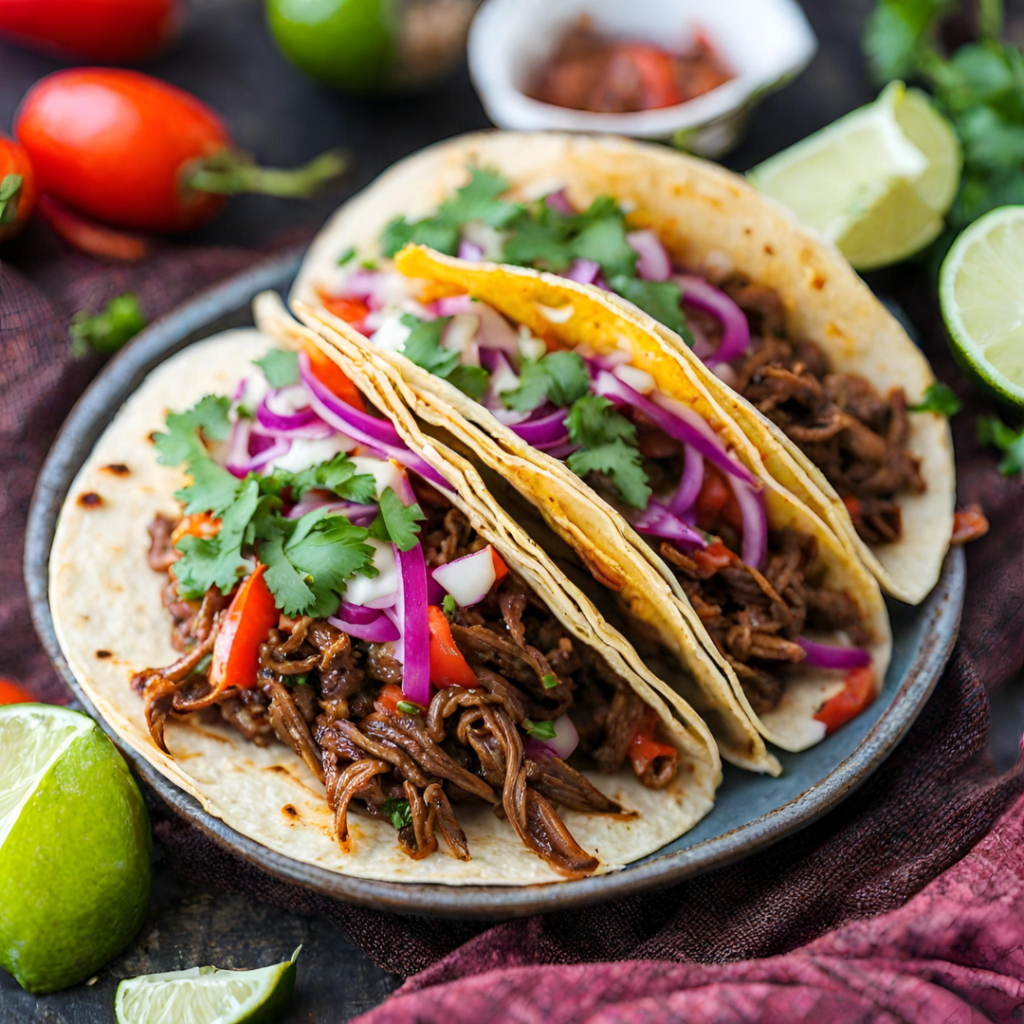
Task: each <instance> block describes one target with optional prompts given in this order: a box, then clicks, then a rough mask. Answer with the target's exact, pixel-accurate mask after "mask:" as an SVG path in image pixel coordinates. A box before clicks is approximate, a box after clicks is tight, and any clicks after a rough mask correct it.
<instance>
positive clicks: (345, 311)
mask: <svg viewBox="0 0 1024 1024" xmlns="http://www.w3.org/2000/svg"><path fill="white" fill-rule="evenodd" d="M320 301H321V302H323V304H324V309H326V310H327V312H328V313H333V314H334V315H335V316H336V317H337V318H338V319H339V320H344V321H345V323H347V324H360V323H362V322H363V321H364V320H365V319H366V318H367V316H369V315H370V307H369V306H368V305H367V304H366V303H365V302H363V300H362V299H353V298H352V297H351V296H348V295H339V296H336V297H335V296H331V295H324V294H323V293H322V292H321V293H320Z"/></svg>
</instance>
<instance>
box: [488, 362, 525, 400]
mask: <svg viewBox="0 0 1024 1024" xmlns="http://www.w3.org/2000/svg"><path fill="white" fill-rule="evenodd" d="M517 387H519V375H518V374H517V373H516V371H515V370H513V369H512V364H511V363H510V362H509V361H508V359H507V358H506V357H505V353H504V352H497V353H495V355H494V369H493V370H491V392H492V394H495V395H501V394H504V392H506V391H514V390H515V389H516V388H517Z"/></svg>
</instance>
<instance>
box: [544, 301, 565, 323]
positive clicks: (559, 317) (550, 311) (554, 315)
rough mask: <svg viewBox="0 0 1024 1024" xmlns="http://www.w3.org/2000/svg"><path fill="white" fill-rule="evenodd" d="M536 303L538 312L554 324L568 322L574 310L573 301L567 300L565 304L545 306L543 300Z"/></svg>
mask: <svg viewBox="0 0 1024 1024" xmlns="http://www.w3.org/2000/svg"><path fill="white" fill-rule="evenodd" d="M535 305H536V306H537V312H538V313H540V315H541V316H542V317H544V319H545V320H547V321H548V322H549V323H552V324H566V323H568V322H569V321H570V320H571V319H572V315H573V312H574V310H573V307H572V303H571V302H567V303H566V304H565V305H564V306H545V305H544V303H542V302H538V303H535Z"/></svg>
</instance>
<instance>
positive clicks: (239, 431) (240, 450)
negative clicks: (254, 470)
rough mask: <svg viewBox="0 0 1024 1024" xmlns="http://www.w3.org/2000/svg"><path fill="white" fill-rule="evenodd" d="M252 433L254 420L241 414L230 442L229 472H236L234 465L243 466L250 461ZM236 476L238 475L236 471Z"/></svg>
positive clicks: (232, 430) (236, 421)
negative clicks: (250, 438)
mask: <svg viewBox="0 0 1024 1024" xmlns="http://www.w3.org/2000/svg"><path fill="white" fill-rule="evenodd" d="M251 434H252V420H250V419H248V418H247V417H245V416H239V417H238V419H237V420H235V424H234V426H233V427H232V428H231V440H230V442H229V443H228V462H227V466H228V472H230V473H234V472H235V471H234V470H233V469H232V468H231V467H232V466H242V465H244V464H246V463H248V461H249V458H250V455H249V437H250V435H251ZM242 475H243V476H244V475H245V474H244V473H243V474H242ZM235 476H238V474H237V473H235Z"/></svg>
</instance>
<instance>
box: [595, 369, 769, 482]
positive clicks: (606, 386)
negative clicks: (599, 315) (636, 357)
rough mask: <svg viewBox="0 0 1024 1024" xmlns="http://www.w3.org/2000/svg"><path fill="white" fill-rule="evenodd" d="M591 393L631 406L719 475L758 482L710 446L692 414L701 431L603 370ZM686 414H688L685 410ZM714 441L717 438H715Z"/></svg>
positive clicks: (718, 448) (728, 457)
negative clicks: (697, 455)
mask: <svg viewBox="0 0 1024 1024" xmlns="http://www.w3.org/2000/svg"><path fill="white" fill-rule="evenodd" d="M594 393H595V394H598V395H604V397H605V398H610V399H612V400H613V401H616V402H619V403H623V404H625V405H631V406H633V408H635V409H638V410H639V411H640V412H642V413H643V414H644V416H646V417H647V418H648V419H649V420H650V421H651V422H652V423H653V424H654V425H655V426H657V427H660V428H661V429H662V430H664V431H665V433H666V434H668V435H669V437H674V438H675V439H676V440H677V441H682V442H683V443H684V444H688V445H690V446H691V447H693V448H695V449H696V450H697V451H699V452H700V453H701V454H702V455H703V456H704V458H706V459H708V460H709V461H710V462H713V463H714V464H715V465H716V466H718V468H719V469H721V470H722V471H723V472H725V473H728V474H729V475H730V476H734V477H737V478H738V479H740V480H743V481H744V482H746V483H748V484H750V485H751V486H752V487H757V486H758V482H757V480H756V479H755V478H754V476H753V474H752V473H751V472H750V470H749V469H747V467H746V466H744V465H742V464H740V463H739V462H737V461H736V460H735V459H734V458H733V457H732V456H731V455H729V454H728V453H727V452H726V451H725V449H724V448H722V447H719V445H720V444H721V442H717V443H712V442H711V441H710V440H709V438H708V436H707V434H706V433H705V431H708V430H710V429H711V428H710V427H708V425H707V424H706V423H704V421H703V420H700V418H699V417H698V416H697V415H696V413H694V418H695V419H697V420H699V421H700V423H701V425H702V426H703V430H702V429H700V428H698V427H696V426H695V424H694V423H693V422H692V421H690V420H689V419H684V418H683V417H682V416H680V415H679V414H678V413H676V412H669V411H668V410H667V409H663V408H662V407H661V406H660V405H656V404H655V403H654V402H652V401H651V400H650V399H649V398H646V397H644V396H643V395H641V394H640V392H639V391H635V390H634V389H633V388H631V387H630V386H629V385H628V384H626V382H625V381H622V380H619V378H618V377H616V376H615V375H614V374H611V373H608V371H607V370H600V371H599V372H598V374H597V376H596V377H595V378H594ZM687 411H690V410H687ZM716 441H717V438H716Z"/></svg>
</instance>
